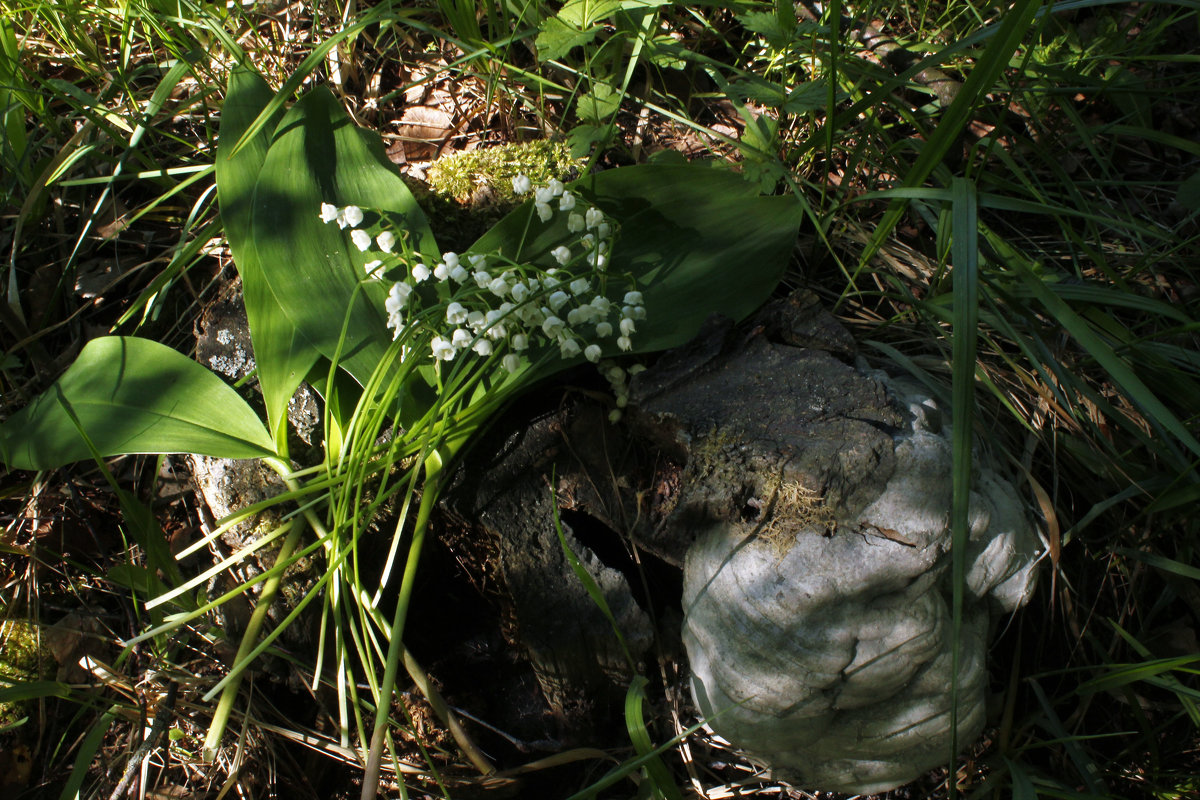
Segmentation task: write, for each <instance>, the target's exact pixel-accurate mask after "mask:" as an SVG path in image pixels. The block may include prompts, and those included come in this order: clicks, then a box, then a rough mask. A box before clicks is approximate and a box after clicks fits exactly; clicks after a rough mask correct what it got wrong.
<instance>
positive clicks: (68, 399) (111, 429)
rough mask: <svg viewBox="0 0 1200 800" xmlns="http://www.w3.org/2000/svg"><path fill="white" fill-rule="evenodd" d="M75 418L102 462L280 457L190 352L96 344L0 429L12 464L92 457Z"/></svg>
mask: <svg viewBox="0 0 1200 800" xmlns="http://www.w3.org/2000/svg"><path fill="white" fill-rule="evenodd" d="M64 404H65V405H66V406H67V407H69V409H70V411H71V413H68V411H67V408H64ZM72 413H73V414H74V416H75V417H76V418H77V419H78V420H79V423H80V425H81V427H82V428H83V430H84V431H85V432H86V433H87V435H88V438H89V439H91V441H92V442H93V443H94V444H95V446H96V449H97V451H99V453H100V455H101V456H114V455H120V454H124V453H199V454H202V455H208V456H215V457H219V458H261V457H264V456H270V455H274V452H275V451H274V447H273V445H272V441H271V437H270V436H269V435H268V434H267V431H266V429H265V428H263V425H262V422H261V421H260V420H259V418H258V416H257V415H256V414H255V413H254V411H253V410H252V409H251V408H250V406H248V405H247V404H246V402H245V401H244V400H242V398H241V397H239V396H238V394H237V392H235V391H234V390H233V389H232V388H230V387H229V386H228V385H226V384H225V382H224V381H222V380H221V379H220V378H218V377H217V376H216V375H215V374H213V373H212V372H210V371H209V370H207V369H205V368H204V367H203V366H201V365H200V364H197V363H196V362H195V361H192V360H191V359H190V358H188V357H187V356H185V355H182V354H180V353H177V352H175V351H174V350H172V349H171V348H169V347H167V346H166V345H161V344H158V343H157V342H152V341H149V340H147V339H136V338H127V337H121V336H105V337H102V338H99V339H94V340H92V341H91V342H89V343H88V344H87V346H86V347H84V348H83V351H82V352H81V353H80V354H79V357H78V358H77V359H76V360H75V363H74V364H72V365H71V366H70V368H68V369H67V371H66V372H65V373H63V376H62V377H61V378H59V379H58V381H57V382H56V383H55V384H54V385H53V386H51V387H50V388H49V389H47V390H46V391H45V392H43V393H42V394H41V395H40V396H39V397H37V398H36V399H35V400H34V401H33V402H32V403H30V404H29V406H27V407H26V408H24V409H22V410H21V411H19V412H17V413H16V414H13V415H12V416H11V417H9V418H8V420H6V421H5V422H4V424H3V425H0V457H2V458H3V461H4V463H5V464H7V465H8V466H9V467H11V468H13V469H53V468H55V467H61V466H63V465H64V464H70V463H72V462H74V461H83V460H87V459H90V458H91V457H92V452H91V451H90V450H89V449H88V446H87V443H86V442H85V441H84V439H83V437H81V436H80V435H79V432H78V429H77V428H76V427H75V423H74V422H73V421H72V420H71V414H72Z"/></svg>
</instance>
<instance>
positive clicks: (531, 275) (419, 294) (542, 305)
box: [320, 175, 646, 372]
mask: <svg viewBox="0 0 1200 800" xmlns="http://www.w3.org/2000/svg"><path fill="white" fill-rule="evenodd" d="M513 189H514V190H515V191H516V193H517V194H526V193H529V192H532V193H533V200H534V203H533V210H534V212H535V214H536V216H537V219H538V221H539V222H540V224H542V225H546V224H550V223H552V222H553V221H554V217H555V215H556V214H565V215H566V224H565V228H566V231H567V236H565V237H564V241H563V243H562V244H560V245H558V246H557V247H555V248H553V249H552V250H551V251H550V252H549V257H550V258H552V259H553V262H554V263H553V265H550V264H546V265H538V264H519V263H516V262H513V261H511V260H508V259H506V258H504V257H503V256H501V255H499V254H497V253H471V254H464V255H462V256H460V255H459V254H457V253H443V254H442V256H441V260H440V261H439V262H438V263H437V264H435V265H433V266H429V265H428V264H426V263H425V260H424V259H422V258H421V256H420V254H410V253H402V252H395V251H396V249H397V245H398V244H400V242H399V240H398V239H397V237H396V236H395V234H393V233H392V232H390V231H388V230H381V231H379V232H378V233H377V234H375V235H372V233H371V232H370V231H368V230H367V229H366V228H362V227H359V226H360V225H362V223H363V221H364V218H365V215H364V214H363V212H362V210H361V209H359V208H358V207H356V206H346V207H344V208H338V207H336V206H333V205H331V204H328V203H322V204H321V210H320V218H321V220H322V221H324V222H326V223H334V222H336V223H337V224H338V226H339V227H340V228H342V229H345V228H350V229H351V230H350V240H351V241H352V242H353V243H354V245H355V246H356V247H357V248H358V249H359V250H361V251H363V252H367V251H371V254H372V255H378V256H380V257H379V258H377V259H374V260H371V261H369V262H368V263H367V264H366V271H367V276H368V278H370V279H381V276H382V275H383V274H384V272H385V271H387V272H388V274H391V275H395V274H396V272H397V270H395V269H394V268H396V267H399V268H400V269H399V270H398V272H399V273H400V279H399V280H397V281H395V282H394V283H393V284H392V285H391V288H390V289H389V291H388V296H387V300H386V302H385V304H384V308H385V311H386V312H387V320H388V321H387V324H388V327H389V328H391V329H392V332H393V338H400V337H401V336H406V335H408V334H410V333H411V334H412V335H413V336H414V337H415V336H419V335H420V332H421V331H425V333H426V336H427V337H428V336H429V334H432V338H429V339H428V341H429V348H430V349H429V355H430V357H431V358H432V359H433V360H434V361H435V362H439V361H452V360H454V359H455V358H456V357H457V356H459V355H460V354H463V353H468V352H470V353H474V354H475V355H477V356H482V357H488V356H492V355H493V354H497V355H500V363H501V365H502V366H503V367H504V368H505V369H506V370H508V371H509V372H516V371H517V370H518V369H519V368H520V366H521V364H522V359H523V358H527V357H528V355H529V353H530V351H533V350H535V349H536V348H539V347H543V348H545V347H550V346H553V347H557V349H558V352H559V354H560V355H561V357H562V358H564V359H571V358H575V357H577V356H580V355H582V356H583V357H584V358H585V359H587V360H588V361H591V362H593V363H597V362H599V361H600V358H601V355H602V354H603V353H604V351H605V345H606V344H609V343H611V344H612V345H613V346H615V349H616V350H618V351H628V350H631V349H632V348H633V336H634V334H635V333H636V332H637V324H638V322H640V321H641V320H643V319H645V317H646V309H645V306H644V304H643V298H642V293H641V292H640V291H638V290H637V288H636V286H635V285H634V284H633V282H632V280H627V279H625V278H622V277H619V276H615V275H610V274H609V273H608V264H609V257H610V255H611V249H612V243H613V240H614V235H615V226H614V225H613V223H612V222H611V221H610V220H609V219H608V218H607V217H606V216H605V215H604V213H603V212H602V211H600V209H597V208H592V207H584V202H583V201H582V200H581V199H580V198H578V197H577V196H576V195H574V194H573V193H572V192H570V191H568V190H567V189H566V187H565V186H564V184H563V183H562V182H561V181H557V180H552V181H550V183H549V184H548V185H546V186H538V187H535V186H534V185H533V184H532V182H531V181H530V180H529V178H528V177H526V176H524V175H518V176H517V177H515V178H513ZM531 224H534V223H532V220H531ZM613 284H621V285H620V288H617V287H616V286H614V285H613ZM432 287H436V291H430V289H431V288H432ZM434 297H436V298H438V299H437V300H436V301H433V302H436V303H438V304H439V306H440V308H438V310H437V312H436V317H437V319H438V323H437V327H436V329H435V330H429V328H430V326H431V323H430V315H429V313H428V312H429V311H430V309H431V308H432V303H431V302H430V300H431V299H432V298H434ZM609 349H610V350H612V349H613V348H611V347H610V348H609Z"/></svg>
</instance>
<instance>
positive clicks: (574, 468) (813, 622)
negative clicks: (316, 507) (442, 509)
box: [444, 294, 1039, 792]
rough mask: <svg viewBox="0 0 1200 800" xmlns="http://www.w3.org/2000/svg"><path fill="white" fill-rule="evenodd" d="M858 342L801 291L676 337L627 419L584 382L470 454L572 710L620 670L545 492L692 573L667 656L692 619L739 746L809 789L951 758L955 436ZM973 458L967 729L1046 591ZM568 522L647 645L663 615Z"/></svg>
mask: <svg viewBox="0 0 1200 800" xmlns="http://www.w3.org/2000/svg"><path fill="white" fill-rule="evenodd" d="M853 349H854V344H853V340H852V339H851V337H850V336H849V334H848V333H846V331H845V330H844V329H842V328H841V327H840V326H839V325H838V324H837V322H836V320H834V319H833V317H832V316H831V315H829V314H828V313H827V312H824V311H822V310H821V309H820V307H819V304H818V303H817V302H816V300H815V298H812V297H809V296H805V295H802V294H801V295H795V296H793V297H790V298H787V299H786V300H781V301H778V302H775V303H772V304H771V305H770V306H768V307H767V308H766V309H764V311H763V312H761V313H760V314H759V315H757V316H756V317H755V319H754V320H752V321H750V322H749V323H748V324H747V325H745V326H742V327H740V328H735V327H734V326H733V325H732V323H731V322H729V321H728V320H723V321H722V320H719V319H714V320H710V322H709V323H707V324H706V325H705V327H704V330H702V331H701V333H700V335H698V336H697V337H696V338H695V339H694V340H692V341H691V342H689V343H688V344H686V345H684V346H683V347H679V348H676V349H674V350H672V351H669V352H667V353H665V354H663V355H662V356H661V357H660V358H658V359H657V360H656V362H655V363H654V365H653V366H651V367H650V368H649V369H648V370H646V371H645V372H642V373H641V374H639V375H638V376H637V377H636V378H634V379H633V381H632V383H631V386H630V404H629V408H628V409H627V411H626V415H625V418H624V419H623V420H622V421H621V423H620V424H619V425H615V426H613V425H608V424H607V423H605V422H604V419H605V418H606V416H607V412H608V409H607V408H605V407H603V406H602V405H600V404H598V403H596V402H595V401H594V400H593V399H591V398H589V397H587V396H585V395H581V394H573V395H571V396H569V397H568V398H566V399H564V401H563V402H562V404H561V405H559V406H558V407H557V408H556V409H555V410H553V411H548V412H545V415H544V416H539V417H537V418H535V419H530V418H529V417H528V416H524V415H525V414H527V413H529V411H528V410H527V409H523V408H515V409H514V410H513V411H512V412H511V414H512V416H511V417H509V418H506V422H505V423H504V424H499V425H497V426H495V428H494V430H493V431H492V432H491V433H490V434H489V435H488V436H487V437H485V441H483V442H481V443H480V444H479V445H478V446H477V447H476V449H475V450H474V451H473V455H472V458H471V459H470V461H471V464H472V468H471V469H466V468H464V469H462V470H460V471H459V473H458V474H457V475H456V479H455V485H454V486H453V487H452V489H451V491H450V492H449V493H448V496H447V498H446V499H445V503H444V504H445V506H446V508H447V510H448V511H449V512H450V513H451V516H452V517H453V518H454V519H455V520H458V521H459V524H461V525H462V526H463V528H464V529H469V530H470V531H471V536H472V537H473V538H474V539H476V540H478V541H488V542H492V543H493V544H494V547H495V551H496V557H495V558H494V559H492V561H494V563H495V566H494V573H495V574H494V579H495V581H496V582H497V584H498V585H501V586H503V587H504V590H505V593H506V594H507V596H508V598H509V601H510V605H511V609H512V611H513V614H514V617H515V622H516V625H515V628H516V631H517V634H518V636H517V638H518V640H519V641H520V642H521V643H522V644H523V645H524V648H525V650H526V651H527V652H528V653H529V655H530V657H531V660H532V663H533V664H534V667H535V670H536V671H537V673H538V677H539V680H540V681H541V684H542V688H543V691H544V693H545V694H546V696H547V698H548V699H549V700H551V706H552V707H553V708H555V709H556V710H557V711H558V712H559V713H562V714H563V716H564V718H565V719H568V720H569V721H571V722H572V723H573V724H575V725H577V726H579V727H580V728H581V729H582V730H584V731H587V730H591V729H594V727H595V725H594V723H591V722H589V716H588V715H589V714H592V713H594V712H595V711H596V710H597V709H598V708H599V707H600V706H603V705H604V703H586V702H582V701H583V700H586V699H587V698H596V697H601V696H603V695H605V692H606V691H608V693H609V694H610V695H612V696H613V697H619V696H623V687H622V686H611V685H609V686H608V689H607V690H606V688H605V686H606V683H605V681H608V682H609V684H611V678H613V677H615V676H614V675H613V670H612V666H613V665H614V663H615V662H616V661H620V660H621V659H620V658H619V657H618V658H614V655H615V654H616V653H617V651H618V648H617V646H616V644H617V643H616V641H615V639H614V637H613V633H612V630H611V624H610V623H609V622H608V620H607V619H605V618H604V617H603V615H602V614H600V613H599V612H598V611H597V609H596V608H595V604H594V602H593V601H592V600H591V598H590V597H589V596H588V595H587V592H586V591H584V589H583V587H582V585H581V584H580V583H579V581H578V580H577V579H575V578H574V576H573V574H572V572H571V570H570V568H569V566H568V565H567V564H566V560H565V558H564V557H563V554H562V548H561V547H560V545H559V543H558V538H557V536H556V535H555V533H554V528H553V518H552V512H553V504H552V502H551V492H550V488H551V487H553V502H554V503H557V504H558V506H559V508H560V509H562V510H563V512H564V514H567V513H570V514H573V515H574V519H577V520H579V521H580V522H581V523H582V522H584V521H585V520H590V521H591V523H592V524H593V525H594V526H595V527H596V528H604V529H607V530H608V531H610V533H611V536H612V538H613V540H615V542H616V544H617V546H618V547H627V546H628V545H629V544H630V543H632V544H633V545H636V547H637V549H638V550H640V551H642V552H643V553H649V554H651V555H653V556H655V557H657V560H658V561H659V562H661V564H662V565H663V568H667V569H669V568H671V567H675V568H682V569H683V572H684V575H683V580H684V592H683V595H684V596H683V598H682V608H683V613H684V616H685V619H684V621H683V623H682V631H680V628H679V627H676V626H675V624H673V621H676V622H677V618H675V617H674V616H673V611H674V610H673V609H667V611H669V612H670V613H665V614H664V615H663V616H660V617H659V618H658V620H657V622H658V626H659V628H658V630H657V635H658V636H659V642H660V644H662V645H663V646H664V649H667V650H669V652H670V653H672V655H673V654H674V653H675V643H676V641H677V640H676V639H675V635H676V632H681V634H682V640H683V641H682V643H680V647H681V648H683V647H685V648H686V651H687V656H688V659H689V662H690V666H691V671H692V675H693V679H692V688H693V695H694V697H695V700H696V702H697V705H698V707H699V710H700V711H701V713H702V714H703V715H704V716H705V717H706V720H707V722H708V723H709V724H710V725H711V726H712V728H713V729H714V730H715V731H716V732H717V733H718V734H720V735H721V736H723V737H724V738H726V739H728V740H729V741H730V742H732V743H733V745H735V746H736V747H737V748H740V749H741V750H743V751H744V752H746V753H748V754H749V755H751V756H752V757H754V758H756V759H757V760H760V761H762V762H764V763H765V764H766V765H767V766H769V767H770V768H771V769H772V770H773V771H774V772H776V773H777V774H781V775H782V776H783V777H785V778H788V779H790V780H792V781H793V782H794V783H795V784H796V785H797V786H801V787H802V788H805V789H824V790H840V791H852V792H867V791H879V790H884V789H887V788H890V787H894V786H897V785H900V784H903V783H905V782H908V781H910V780H912V779H914V778H916V777H918V776H919V775H921V774H922V773H923V772H924V771H926V770H928V769H929V768H931V767H935V766H938V765H940V764H943V763H945V762H946V761H947V760H948V759H949V756H950V738H951V736H950V727H949V711H950V702H951V687H950V683H951V682H950V674H951V669H952V665H951V662H952V656H953V653H952V651H951V646H952V642H951V639H952V636H951V624H950V606H949V602H948V599H947V598H948V597H949V596H950V586H949V579H950V575H949V572H950V554H949V547H950V532H949V524H950V506H951V468H952V465H951V461H952V459H951V447H950V439H949V435H948V431H946V430H943V429H942V427H941V413H940V411H939V409H938V408H937V405H936V404H935V403H934V402H933V401H932V400H930V399H929V398H928V397H927V396H926V395H925V394H924V393H923V392H922V391H921V390H920V389H919V388H918V387H913V386H909V385H907V384H906V383H904V382H902V381H899V380H896V379H894V378H890V377H888V376H887V375H886V374H884V373H883V372H872V371H870V370H868V369H867V368H865V367H864V366H862V365H858V366H855V365H853V363H852V362H853ZM976 465H977V470H976V476H975V483H974V494H973V495H972V503H971V514H970V525H971V535H970V542H969V548H968V552H967V553H966V556H967V566H968V571H967V592H966V594H967V603H966V605H965V608H964V625H963V627H962V630H961V632H960V636H959V651H958V655H959V665H958V666H959V700H960V706H959V729H958V742H959V744H961V745H963V746H967V745H969V744H971V743H972V742H973V740H974V739H975V738H976V737H977V736H978V735H979V733H980V731H981V730H982V729H983V726H984V724H985V719H984V690H985V684H986V679H987V673H986V658H985V657H986V645H987V641H988V638H989V634H990V629H991V627H992V625H993V622H995V621H998V620H999V619H1000V615H1002V614H1005V613H1008V612H1011V611H1012V610H1013V609H1015V608H1017V607H1018V606H1020V605H1021V604H1022V603H1024V602H1025V601H1026V600H1027V599H1028V597H1029V596H1030V593H1031V592H1032V590H1033V585H1034V578H1035V572H1034V564H1035V562H1036V559H1037V556H1038V553H1039V546H1038V544H1039V541H1038V538H1037V536H1036V533H1035V532H1034V529H1033V528H1032V526H1031V525H1030V524H1029V522H1028V520H1027V516H1026V512H1025V508H1024V506H1023V503H1022V500H1021V498H1020V495H1019V494H1018V492H1017V491H1016V490H1015V489H1014V487H1013V486H1012V485H1011V484H1010V483H1008V482H1007V481H1006V480H1005V479H1004V478H1003V477H1002V476H1001V475H1000V474H999V473H998V472H996V471H995V470H993V469H991V468H990V467H989V466H988V464H987V463H986V460H985V459H984V457H983V455H982V454H980V457H979V458H978V459H977V460H976ZM567 522H569V520H567V519H566V518H565V517H564V532H565V534H566V536H567V540H568V542H569V544H570V546H571V549H572V550H574V551H575V552H576V553H578V554H579V555H580V557H581V559H583V561H584V566H585V568H586V569H587V570H588V571H589V572H590V573H591V574H592V576H593V579H594V580H595V581H596V582H597V584H598V585H599V586H600V587H601V588H602V591H603V592H604V593H605V596H606V597H607V602H608V603H609V605H610V607H611V608H612V609H613V611H614V613H615V614H617V618H618V620H619V625H620V627H621V629H622V630H623V631H624V635H625V639H626V641H627V642H628V644H629V646H630V649H631V650H632V651H634V652H633V655H634V658H635V659H636V658H638V657H639V656H640V655H641V653H642V652H643V651H644V649H645V648H647V647H648V645H649V643H650V640H651V637H652V635H653V634H654V631H652V629H651V621H650V620H649V619H647V618H646V615H645V614H644V613H643V612H642V610H641V609H640V608H639V606H638V604H637V603H635V602H634V601H633V599H632V595H630V594H629V587H628V585H625V583H624V578H623V577H622V575H621V574H619V573H618V572H616V571H615V570H613V569H612V568H611V567H609V566H606V565H605V564H603V563H601V562H600V561H599V560H597V559H595V558H589V557H587V556H588V545H587V544H585V542H584V539H583V537H577V536H575V535H574V532H573V530H572V529H571V525H570V524H566V523H567ZM581 530H582V529H581ZM593 535H599V534H597V533H596V532H595V531H593ZM546 609H554V612H553V613H550V614H548V613H546ZM602 679H603V680H602ZM576 708H578V709H579V711H580V713H575V712H574V710H573V709H576ZM585 712H586V713H585Z"/></svg>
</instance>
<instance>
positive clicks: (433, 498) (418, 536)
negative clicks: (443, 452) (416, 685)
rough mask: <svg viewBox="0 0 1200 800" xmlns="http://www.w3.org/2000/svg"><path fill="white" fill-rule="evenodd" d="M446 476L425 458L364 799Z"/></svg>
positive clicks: (370, 794) (371, 786)
mask: <svg viewBox="0 0 1200 800" xmlns="http://www.w3.org/2000/svg"><path fill="white" fill-rule="evenodd" d="M441 478H442V461H441V458H440V457H439V456H438V455H437V453H436V452H435V453H433V454H431V455H430V457H429V458H428V459H426V461H425V483H424V486H423V487H422V490H421V505H420V506H419V507H418V509H417V519H416V523H415V524H414V525H413V538H412V544H411V545H410V547H409V550H408V560H407V561H406V562H405V564H404V577H403V578H402V579H401V581H400V594H399V596H398V597H397V598H396V612H395V614H394V615H393V617H392V626H391V631H390V634H389V636H388V653H387V662H386V665H385V666H384V671H383V682H382V683H381V684H380V685H379V697H378V699H377V701H376V707H375V728H374V731H373V732H372V735H371V749H370V750H369V751H368V753H367V764H366V771H365V774H364V775H363V788H362V800H375V797H376V795H377V794H378V793H379V768H380V764H381V762H382V760H383V749H384V745H385V743H386V742H387V732H388V713H389V711H390V710H391V705H392V691H393V689H395V686H396V676H397V674H398V673H399V671H400V661H401V657H402V656H403V654H404V643H403V641H402V639H403V638H404V621H405V619H406V618H407V617H408V606H409V601H410V600H411V599H412V590H413V584H414V583H415V582H416V576H417V566H418V564H419V562H420V560H421V547H422V545H423V544H424V541H425V531H426V529H427V528H428V527H429V517H430V515H431V514H432V513H433V507H434V504H435V503H437V499H438V495H439V494H440V491H439V490H440V488H441Z"/></svg>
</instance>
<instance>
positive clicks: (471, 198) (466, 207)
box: [409, 140, 581, 252]
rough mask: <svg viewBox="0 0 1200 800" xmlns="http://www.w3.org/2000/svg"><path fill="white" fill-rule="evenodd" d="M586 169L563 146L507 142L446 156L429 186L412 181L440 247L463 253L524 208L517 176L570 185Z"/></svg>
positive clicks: (433, 167) (431, 171)
mask: <svg viewBox="0 0 1200 800" xmlns="http://www.w3.org/2000/svg"><path fill="white" fill-rule="evenodd" d="M580 165H581V162H580V161H578V160H576V159H574V158H572V157H571V150H570V148H569V147H568V146H567V145H566V144H564V143H561V142H550V141H545V140H542V141H536V142H521V143H514V144H506V145H501V146H500V147H492V148H488V149H486V150H469V151H466V152H462V153H454V154H453V155H449V156H446V157H445V158H440V159H438V160H437V161H435V162H434V163H433V164H432V165H431V166H430V167H429V173H428V179H429V184H428V186H423V187H418V186H414V185H412V183H411V182H409V188H410V189H412V191H413V194H414V195H415V196H416V198H417V201H418V202H419V203H420V204H421V207H422V208H423V209H425V213H426V214H427V215H428V217H429V224H430V226H431V227H432V228H433V233H434V236H436V237H437V241H438V246H439V247H441V249H442V250H443V251H447V250H452V251H454V252H462V251H463V250H466V249H467V248H468V247H469V246H470V245H471V244H472V243H473V242H474V241H475V240H476V239H478V238H479V237H480V236H481V235H482V234H483V233H484V232H486V231H487V230H488V229H489V228H491V227H492V226H493V225H495V224H496V223H497V222H499V221H500V219H501V218H502V217H503V216H504V215H505V214H507V213H508V212H509V211H512V210H513V208H515V207H516V206H517V205H519V203H520V202H521V199H520V198H518V197H517V196H516V195H514V194H513V190H512V179H513V178H514V177H515V176H516V175H518V174H524V175H527V176H528V177H529V179H530V180H531V181H533V182H534V183H535V184H539V183H546V182H547V181H549V180H550V179H551V178H558V179H559V180H562V181H567V180H572V179H574V178H575V177H576V175H577V171H578V169H579V167H580Z"/></svg>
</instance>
